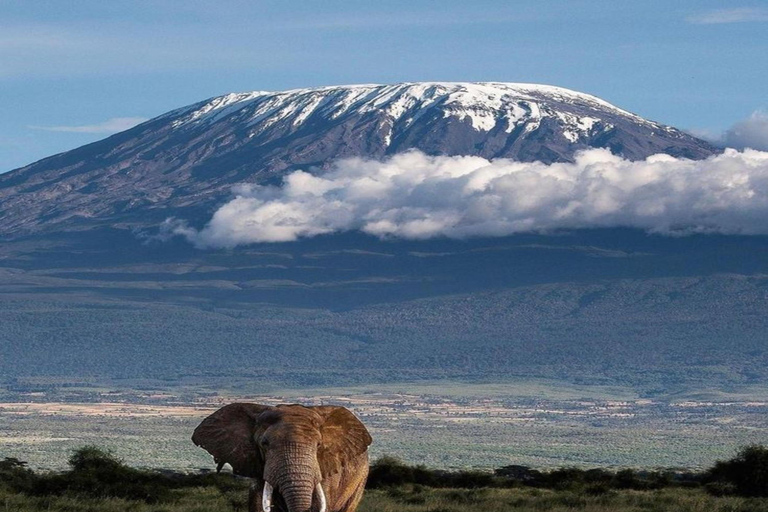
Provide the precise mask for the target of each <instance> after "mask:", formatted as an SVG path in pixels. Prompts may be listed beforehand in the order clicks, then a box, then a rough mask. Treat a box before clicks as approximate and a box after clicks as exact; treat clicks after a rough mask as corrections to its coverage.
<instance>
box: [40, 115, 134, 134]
mask: <svg viewBox="0 0 768 512" xmlns="http://www.w3.org/2000/svg"><path fill="white" fill-rule="evenodd" d="M146 120H147V118H145V117H113V118H112V119H107V120H106V121H104V122H103V123H97V124H86V125H78V126H30V128H32V129H34V130H45V131H48V132H68V133H117V132H122V131H125V130H128V129H129V128H133V127H134V126H136V125H137V124H141V123H143V122H144V121H146Z"/></svg>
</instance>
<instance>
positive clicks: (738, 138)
mask: <svg viewBox="0 0 768 512" xmlns="http://www.w3.org/2000/svg"><path fill="white" fill-rule="evenodd" d="M721 142H722V144H723V145H725V146H727V147H729V148H737V149H743V148H752V149H759V150H762V151H768V113H766V112H761V111H757V112H754V113H752V115H751V116H749V117H748V118H747V119H744V120H742V121H739V122H738V123H736V124H734V125H733V126H732V127H731V128H729V129H728V130H727V131H726V132H725V133H724V134H723V137H722V140H721Z"/></svg>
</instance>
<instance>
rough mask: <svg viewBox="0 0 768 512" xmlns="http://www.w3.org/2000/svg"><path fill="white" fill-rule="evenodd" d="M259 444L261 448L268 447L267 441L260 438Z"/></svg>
mask: <svg viewBox="0 0 768 512" xmlns="http://www.w3.org/2000/svg"><path fill="white" fill-rule="evenodd" d="M259 444H260V445H261V446H269V439H266V438H261V439H259Z"/></svg>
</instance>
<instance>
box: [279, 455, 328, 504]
mask: <svg viewBox="0 0 768 512" xmlns="http://www.w3.org/2000/svg"><path fill="white" fill-rule="evenodd" d="M292 452H293V453H291V454H289V456H287V457H285V458H284V460H282V461H281V463H279V464H277V465H276V467H274V471H270V472H269V473H270V474H267V472H266V471H265V477H266V478H265V480H266V483H268V484H272V485H274V486H275V487H276V488H277V491H278V492H279V493H280V494H281V495H282V497H283V500H284V501H285V505H286V506H287V508H288V512H310V510H314V511H315V512H317V511H318V510H321V509H322V508H324V507H323V502H324V501H325V495H324V493H323V495H322V498H321V497H320V496H319V495H317V494H316V492H317V487H318V486H319V480H320V478H319V470H318V469H317V462H316V460H315V458H314V457H312V456H311V455H307V454H303V453H296V452H295V451H292ZM272 485H270V487H271V486H272ZM264 491H265V493H264V497H265V498H264V501H265V502H266V491H267V485H265V486H264ZM316 496H317V503H316V506H315V507H313V499H314V498H315V497H316ZM265 512H268V511H267V510H266V509H265Z"/></svg>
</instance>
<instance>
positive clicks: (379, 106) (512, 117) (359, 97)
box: [174, 82, 655, 142]
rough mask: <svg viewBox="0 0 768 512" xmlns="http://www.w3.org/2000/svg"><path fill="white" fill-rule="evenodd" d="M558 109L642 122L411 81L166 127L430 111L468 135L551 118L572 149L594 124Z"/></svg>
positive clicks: (556, 92)
mask: <svg viewBox="0 0 768 512" xmlns="http://www.w3.org/2000/svg"><path fill="white" fill-rule="evenodd" d="M562 105H570V106H572V107H575V108H577V109H578V108H582V109H597V110H601V111H605V112H608V113H610V114H613V115H620V116H626V117H631V118H633V119H634V120H635V121H639V122H645V123H648V122H647V121H644V120H643V119H642V118H640V117H639V116H636V115H634V114H631V113H629V112H627V111H624V110H622V109H620V108H618V107H615V106H613V105H611V104H610V103H608V102H606V101H603V100H601V99H600V98H597V97H595V96H591V95H589V94H584V93H580V92H576V91H572V90H569V89H565V88H562V87H555V86H550V85H537V84H526V83H499V82H479V83H474V82H419V83H401V84H394V85H345V86H331V87H318V88H309V89H295V90H290V91H284V92H264V91H257V92H251V93H241V94H228V95H226V96H221V97H217V98H213V99H211V100H208V101H206V102H203V103H199V104H197V105H195V106H193V107H192V108H191V109H190V110H188V111H187V113H186V114H185V115H181V116H180V117H179V118H177V119H176V120H175V121H174V126H175V127H182V126H185V125H189V124H191V123H207V122H214V121H216V120H219V119H222V118H224V117H227V116H229V115H237V117H238V121H240V122H245V123H246V124H247V125H248V126H252V127H255V128H256V131H258V130H259V129H266V128H269V127H270V126H271V125H274V124H275V123H277V122H278V121H281V120H290V121H291V124H292V125H293V126H298V125H301V124H302V123H304V122H306V121H307V120H309V119H310V118H312V117H313V116H317V117H320V118H322V119H325V120H334V119H339V118H341V117H343V116H344V115H346V114H349V113H351V112H354V113H356V114H358V115H359V114H365V113H369V112H379V113H383V114H385V115H386V116H387V117H388V118H389V120H390V121H391V123H392V124H402V125H403V126H405V127H407V126H409V125H411V124H412V123H413V122H414V121H416V119H417V118H418V117H421V116H423V115H425V114H426V113H427V112H430V111H431V110H433V109H436V110H438V111H440V112H441V115H442V116H443V117H454V118H456V119H458V120H460V121H464V120H466V121H468V122H469V123H470V124H471V126H472V127H473V128H474V129H475V130H478V131H484V132H488V131H491V130H493V129H494V128H497V127H499V126H501V128H502V129H503V130H504V131H505V132H506V133H511V132H512V131H514V130H515V129H516V128H517V127H523V128H524V129H525V130H526V131H533V130H535V129H536V128H537V127H538V126H539V124H540V121H541V118H543V117H558V118H560V120H561V121H562V122H564V123H565V124H566V125H567V131H566V138H568V139H569V140H571V141H572V142H575V141H576V140H578V138H579V137H580V136H582V135H586V134H588V133H589V132H590V130H591V128H592V127H593V125H594V124H595V122H596V121H597V118H595V117H590V116H588V115H584V116H579V115H577V114H574V113H573V112H570V113H568V114H563V113H562V112H561V111H560V109H559V108H557V106H562ZM650 124H654V125H655V123H650ZM390 130H391V127H390Z"/></svg>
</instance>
